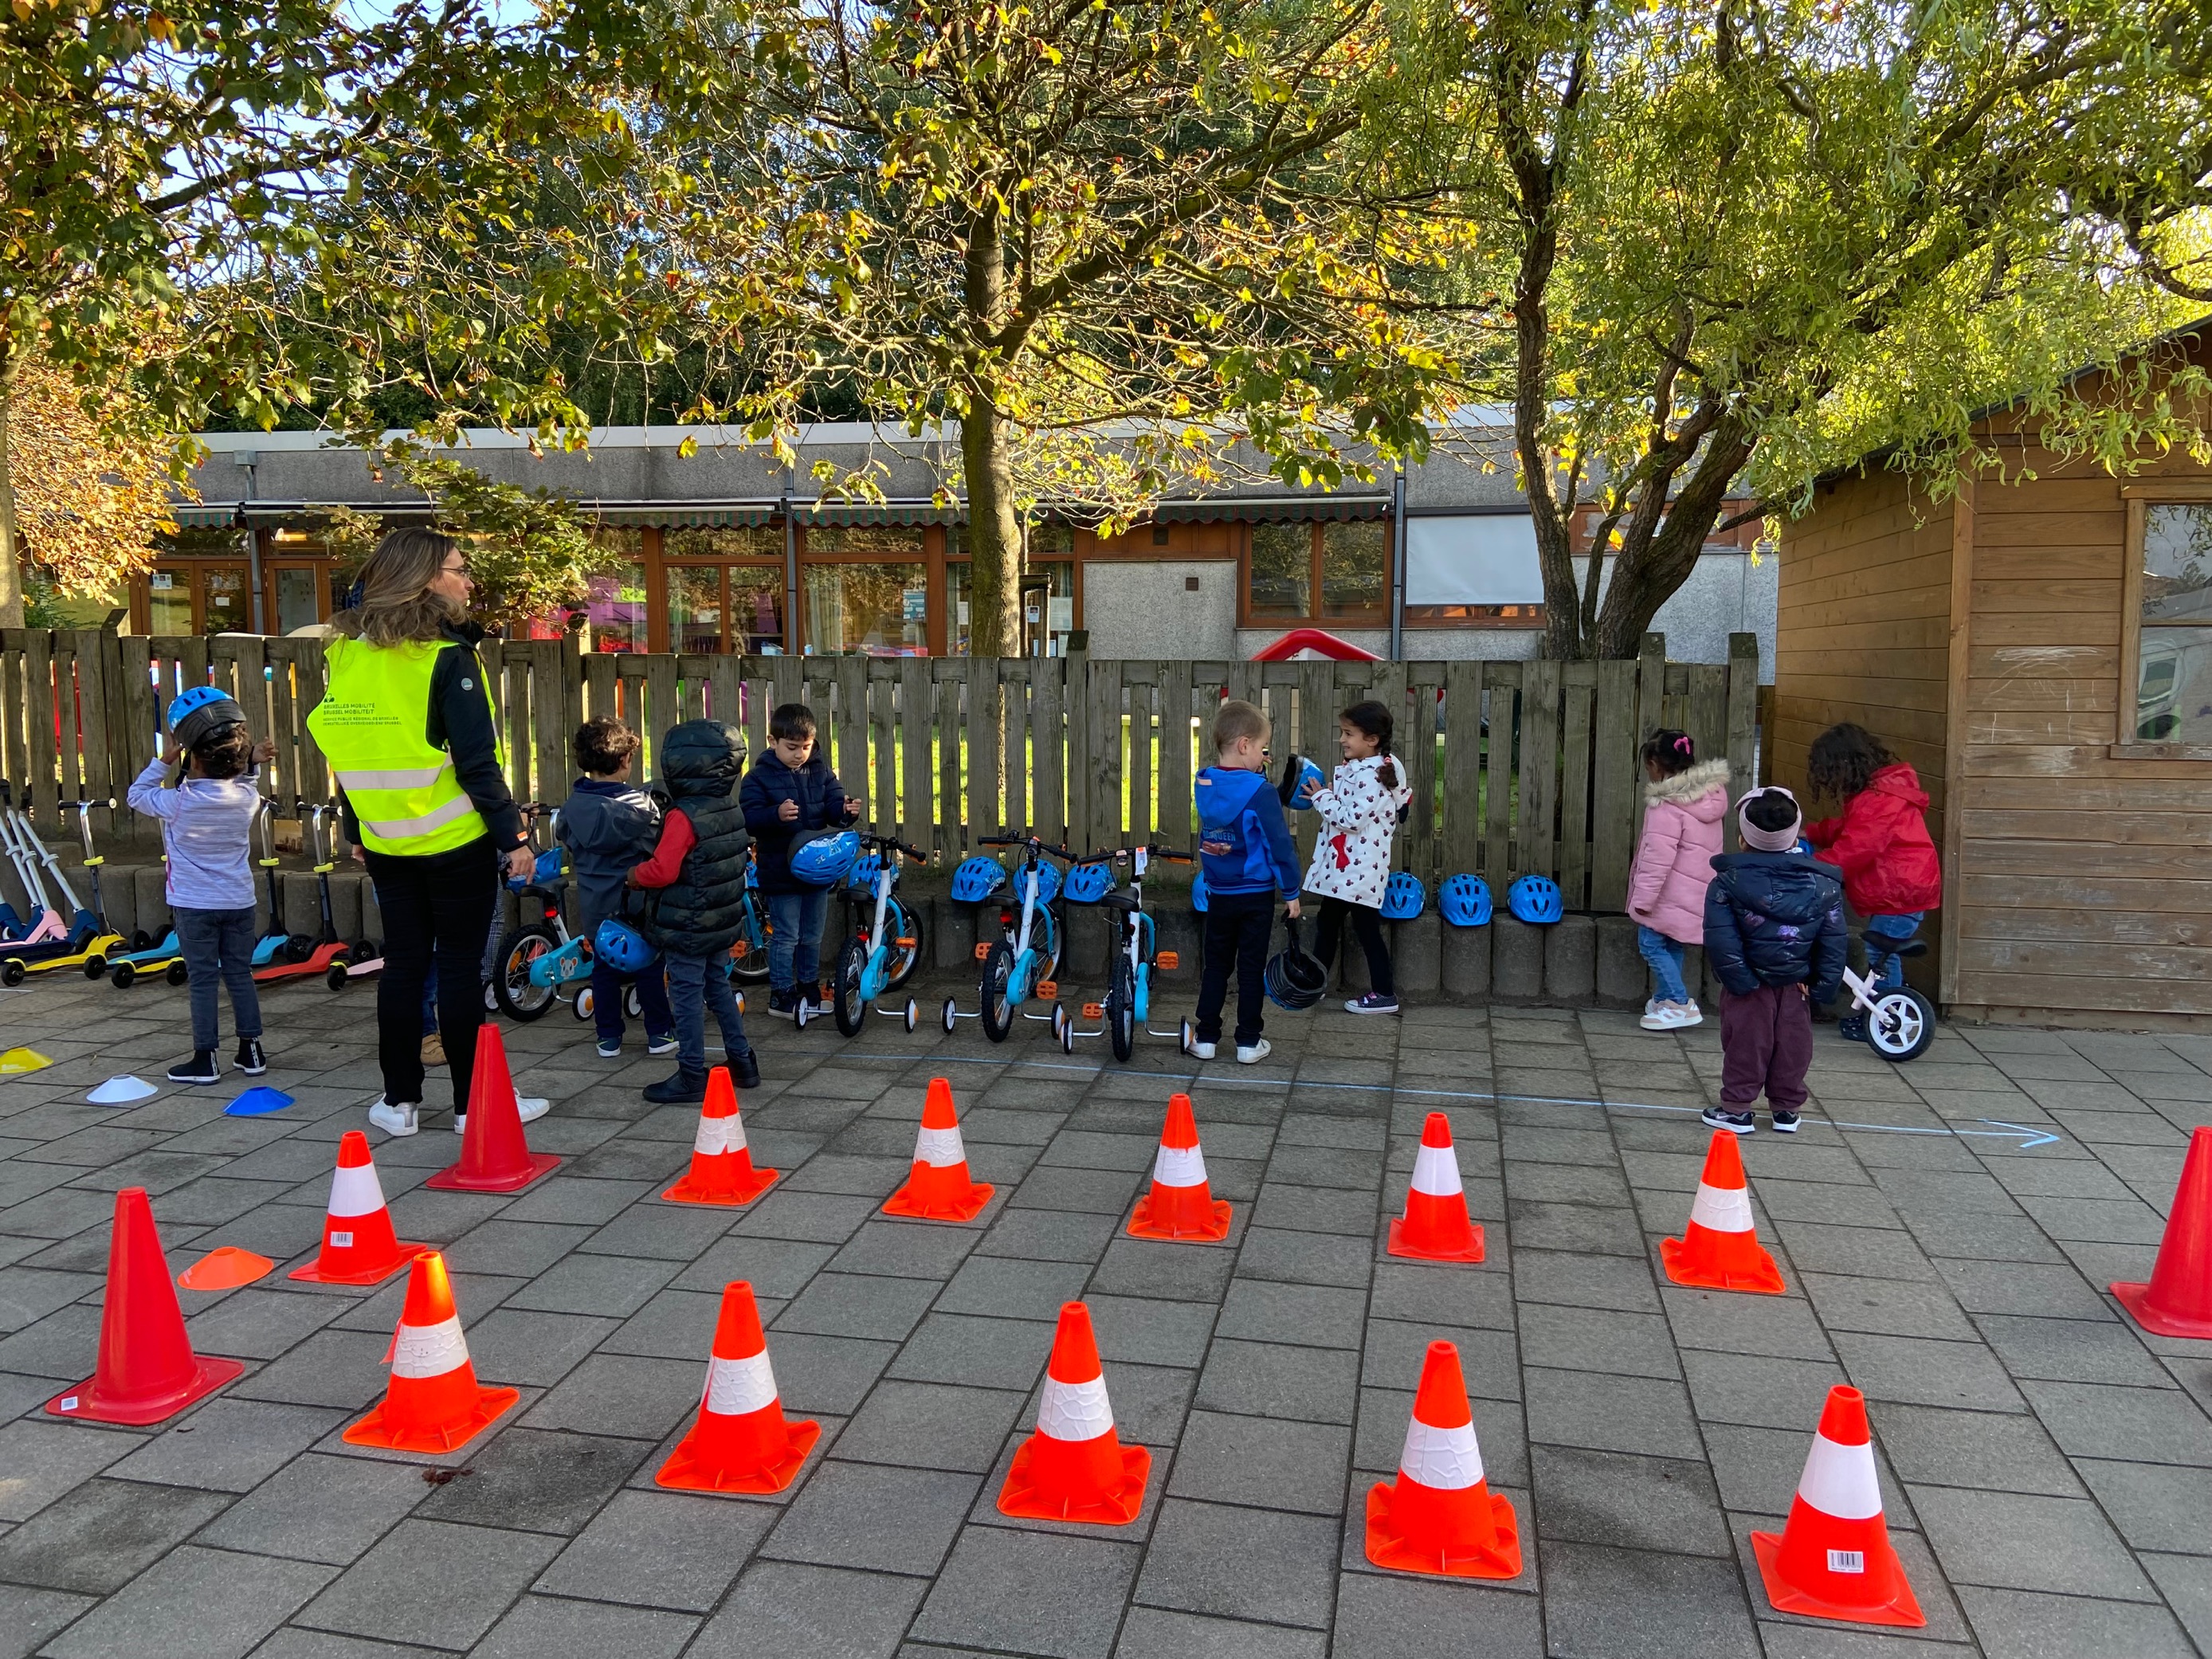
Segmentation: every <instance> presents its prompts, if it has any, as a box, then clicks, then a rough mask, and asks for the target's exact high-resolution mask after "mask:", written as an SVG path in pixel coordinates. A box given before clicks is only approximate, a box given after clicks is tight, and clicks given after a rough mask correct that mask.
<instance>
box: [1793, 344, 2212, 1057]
mask: <svg viewBox="0 0 2212 1659" xmlns="http://www.w3.org/2000/svg"><path fill="white" fill-rule="evenodd" d="M2158 350H2159V351H2160V353H2162V354H2168V355H2167V356H2166V361H2175V360H2179V361H2186V362H2191V363H2193V364H2194V365H2196V366H2197V367H2198V368H2203V367H2205V366H2206V365H2207V363H2208V361H2212V319H2203V321H2201V322H2200V323H2198V324H2197V325H2192V326H2191V329H2189V330H2185V331H2182V332H2181V333H2179V334H2178V335H2176V336H2173V337H2169V338H2168V339H2167V340H2166V341H2164V342H2161V343H2160V347H2159V348H2158ZM2090 389H2093V386H2092V387H2091V388H2090ZM1978 429H1979V430H1980V431H1982V432H1983V433H1984V434H1986V435H1989V436H1990V438H1992V439H1993V440H1994V441H1996V443H1997V444H1999V445H2001V446H2003V447H2005V448H2006V449H2007V450H2008V451H2009V452H2010V453H2008V456H2007V459H2008V462H2012V463H2015V465H2011V466H2008V476H2010V475H2015V474H2016V473H2017V472H2018V471H2020V470H2022V469H2024V470H2026V471H2032V472H2033V474H2034V475H2035V476H2034V477H2033V478H2028V479H2024V480H2021V481H2018V482H2013V483H1997V482H1994V481H1990V480H1987V479H1984V481H1982V482H1979V483H1976V484H1973V485H1971V486H1969V487H1968V488H1967V489H1966V491H1965V493H1964V494H1962V495H1960V496H1958V497H1956V498H1954V499H1953V500H1951V501H1942V502H1938V501H1930V500H1929V499H1928V498H1927V496H1926V495H1924V494H1922V493H1920V492H1918V491H1917V490H1916V489H1913V488H1912V487H1911V485H1910V484H1909V483H1908V482H1907V480H1906V479H1905V477H1903V476H1902V475H1900V474H1899V473H1897V472H1894V471H1885V470H1882V469H1881V467H1880V466H1878V465H1875V464H1871V463H1870V464H1869V465H1868V466H1866V467H1864V468H1862V469H1859V470H1857V471H1853V472H1851V473H1850V474H1848V475H1846V476H1844V477H1838V478H1835V479H1832V480H1831V481H1828V482H1826V483H1823V484H1822V485H1821V486H1820V489H1819V490H1818V492H1817V494H1816V496H1815V500H1814V505H1813V507H1811V509H1810V510H1809V511H1808V513H1806V514H1805V515H1804V516H1803V517H1802V518H1801V519H1799V520H1797V521H1796V523H1795V524H1793V525H1791V526H1790V528H1789V529H1788V530H1787V531H1786V532H1785V533H1784V538H1783V544H1782V555H1781V567H1782V568H1781V604H1780V617H1779V627H1778V637H1777V645H1776V652H1775V690H1774V706H1773V707H1774V713H1773V718H1772V722H1771V726H1770V728H1769V732H1770V737H1769V743H1770V753H1769V755H1768V757H1767V758H1766V763H1765V773H1766V775H1767V776H1768V777H1769V778H1771V780H1772V781H1776V782H1780V783H1784V784H1788V785H1790V786H1791V787H1796V788H1798V789H1799V791H1800V793H1801V794H1802V793H1803V791H1802V786H1803V784H1804V781H1805V757H1806V750H1807V748H1808V745H1809V744H1811V742H1812V740H1813V738H1814V737H1815V736H1816V735H1818V734H1819V732H1820V731H1821V730H1822V729H1823V728H1825V727H1826V726H1829V725H1830V724H1832V723H1833V722H1835V721H1838V720H1857V721H1858V722H1859V723H1860V724H1862V725H1863V726H1866V727H1867V728H1868V729H1869V730H1870V731H1872V732H1875V733H1876V734H1877V735H1879V736H1880V737H1881V738H1883V739H1884V740H1885V741H1886V742H1887V744H1888V745H1889V747H1890V748H1891V749H1893V750H1895V751H1896V753H1897V754H1898V755H1899V757H1900V758H1902V759H1905V760H1907V761H1910V762H1911V763H1912V765H1913V767H1914V768H1915V769H1917V771H1918V772H1919V775H1920V778H1921V781H1922V784H1923V787H1925V788H1926V790H1927V791H1928V793H1929V798H1930V804H1929V830H1930V832H1931V833H1932V834H1934V835H1935V836H1936V844H1937V846H1938V847H1939V848H1941V849H1942V855H1943V907H1942V915H1941V919H1940V920H1941V926H1940V927H1936V926H1935V925H1934V921H1935V919H1932V918H1931V925H1930V927H1929V928H1928V929H1926V930H1925V931H1924V933H1923V937H1925V938H1927V939H1929V942H1930V945H1931V947H1932V949H1931V954H1930V956H1929V958H1928V959H1927V960H1926V961H1924V962H1922V963H1916V964H1914V973H1913V977H1914V980H1915V982H1916V983H1919V984H1920V985H1921V987H1922V988H1923V990H1926V991H1929V992H1930V993H1932V994H1935V995H1936V997H1937V998H1938V1000H1940V1001H1941V1003H1942V1006H1943V1007H1944V1010H1945V1012H1947V1013H1948V1014H1950V1015H1953V1016H1954V1017H1958V1018H1968V1019H2009V1020H2023V1021H2036V1022H2043V1023H2050V1024H2084V1025H2114V1026H2161V1025H2174V1026H2181V1027H2191V1026H2197V1027H2205V1028H2212V471H2209V470H2208V469H2206V468H2205V467H2203V466H2201V465H2198V464H2197V463H2196V462H2195V461H2194V460H2192V459H2190V457H2189V456H2188V455H2187V454H2186V453H2181V452H2179V451H2175V452H2171V453H2166V454H2164V455H2158V456H2150V457H2147V458H2145V459H2144V461H2143V464H2142V465H2141V466H2140V467H2139V468H2138V469H2137V470H2136V471H2133V472H2132V473H2130V474H2128V475H2126V476H2120V477H2115V476H2113V475H2112V474H2111V473H2109V472H2107V471H2105V470H2104V469H2102V468H2101V467H2099V466H2097V465H2094V464H2093V463H2088V462H2084V461H2078V460H2077V461H2071V462H2069V461H2064V460H2062V459H2060V458H2059V457H2057V456H2056V455H2053V454H2051V453H2049V452H2047V451H2045V450H2044V449H2042V448H2041V447H2040V446H2039V444H2038V442H2037V441H2036V435H2035V432H2034V430H2033V428H2032V427H2031V426H2030V424H2029V423H2028V422H2026V421H2025V420H2024V419H2023V418H2022V416H2021V412H2020V410H2017V409H2013V410H2002V411H1998V412H1996V413H1994V414H1991V415H1990V416H1986V417H1984V420H1983V421H1982V422H1981V423H1980V425H1979V428H1978ZM1814 810H1815V809H1814V808H1813V806H1812V804H1811V803H1809V802H1808V814H1809V813H1811V812H1813V811H1814ZM1834 810H1835V807H1834V805H1833V804H1832V803H1825V804H1823V805H1821V806H1820V808H1819V809H1817V811H1820V812H1822V813H1825V812H1832V811H1834Z"/></svg>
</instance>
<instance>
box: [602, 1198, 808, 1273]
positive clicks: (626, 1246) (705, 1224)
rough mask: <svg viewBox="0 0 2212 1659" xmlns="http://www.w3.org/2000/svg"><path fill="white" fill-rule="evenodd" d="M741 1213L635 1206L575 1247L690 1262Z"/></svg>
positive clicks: (694, 1207)
mask: <svg viewBox="0 0 2212 1659" xmlns="http://www.w3.org/2000/svg"><path fill="white" fill-rule="evenodd" d="M757 1201H759V1202H765V1201H766V1200H757ZM744 1213H746V1212H740V1211H735V1210H726V1209H721V1208H719V1207H717V1206H713V1205H702V1204H655V1203H651V1202H647V1203H642V1204H635V1205H632V1206H630V1207H629V1209H627V1210H624V1211H623V1212H622V1213H621V1214H620V1215H618V1216H617V1217H616V1218H614V1219H613V1220H612V1221H610V1222H608V1223H607V1224H606V1225H605V1226H604V1227H601V1228H600V1229H599V1231H597V1232H595V1233H593V1234H592V1236H591V1237H589V1238H588V1239H586V1241H585V1242H584V1243H582V1244H580V1245H579V1246H578V1247H577V1248H579V1249H584V1250H589V1251H592V1252H593V1253H595V1254H600V1255H635V1256H651V1257H658V1258H659V1260H661V1261H693V1260H695V1259H696V1258H697V1257H698V1256H699V1255H701V1254H702V1253H703V1252H704V1251H705V1250H706V1249H708V1246H710V1245H711V1244H713V1243H714V1241H715V1240H716V1239H718V1238H720V1237H722V1235H723V1234H725V1233H726V1232H727V1231H729V1230H730V1228H731V1226H732V1225H733V1224H734V1223H735V1222H736V1221H737V1220H738V1217H739V1215H740V1214H744Z"/></svg>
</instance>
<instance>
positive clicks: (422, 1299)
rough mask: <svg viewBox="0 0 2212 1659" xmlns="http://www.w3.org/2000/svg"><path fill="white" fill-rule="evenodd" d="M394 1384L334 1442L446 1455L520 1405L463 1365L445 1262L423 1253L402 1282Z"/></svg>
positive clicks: (465, 1350)
mask: <svg viewBox="0 0 2212 1659" xmlns="http://www.w3.org/2000/svg"><path fill="white" fill-rule="evenodd" d="M388 1363H389V1364H391V1366H392V1381H391V1383H390V1384H389V1385H388V1386H387V1387H386V1389H385V1391H384V1403H383V1404H382V1405H380V1406H378V1407H375V1408H374V1410H372V1411H371V1412H370V1413H369V1414H368V1416H366V1417H364V1418H362V1419H361V1420H360V1421H359V1422H357V1423H355V1424H352V1425H349V1426H348V1428H347V1429H346V1431H345V1433H344V1434H343V1436H341V1438H342V1439H343V1440H344V1441H345V1442H346V1443H348V1444H349V1445H355V1446H389V1447H391V1448H392V1449H393V1450H395V1451H411V1452H447V1451H451V1450H453V1448H455V1447H456V1446H465V1445H466V1444H467V1443H469V1442H470V1441H471V1440H473V1439H475V1438H476V1437H477V1436H478V1435H480V1434H482V1433H483V1431H485V1430H486V1429H488V1428H489V1427H490V1426H491V1425H492V1424H493V1422H494V1421H495V1420H496V1419H498V1417H499V1415H500V1413H502V1412H504V1411H505V1410H506V1409H507V1407H510V1406H512V1405H513V1404H514V1402H515V1401H518V1400H520V1399H521V1398H522V1395H520V1393H519V1392H518V1391H517V1390H515V1389H487V1388H485V1387H483V1385H482V1384H480V1383H477V1368H476V1367H475V1366H474V1365H472V1364H470V1363H469V1345H468V1342H467V1340H466V1339H465V1338H464V1337H463V1336H462V1335H461V1316H459V1314H457V1313H455V1312H454V1311H453V1283H452V1281H451V1280H450V1279H447V1277H446V1258H445V1257H444V1256H443V1255H441V1254H440V1253H439V1252H438V1251H436V1250H425V1251H424V1252H423V1253H422V1255H418V1256H416V1258H415V1270H414V1272H413V1273H412V1274H410V1276H409V1278H408V1280H407V1303H406V1305H405V1307H404V1308H403V1309H402V1310H400V1314H399V1325H398V1328H397V1329H396V1330H394V1331H393V1332H392V1350H391V1354H390V1356H389V1360H388Z"/></svg>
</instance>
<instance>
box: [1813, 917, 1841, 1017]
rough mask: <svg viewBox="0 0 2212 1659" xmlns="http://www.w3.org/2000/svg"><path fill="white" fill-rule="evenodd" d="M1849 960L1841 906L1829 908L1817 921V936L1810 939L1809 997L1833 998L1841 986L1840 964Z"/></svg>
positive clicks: (1821, 999)
mask: <svg viewBox="0 0 2212 1659" xmlns="http://www.w3.org/2000/svg"><path fill="white" fill-rule="evenodd" d="M1849 960H1850V939H1849V937H1848V936H1847V935H1846V933H1845V932H1844V908H1843V906H1842V905H1841V904H1836V905H1832V906H1831V907H1830V908H1829V910H1828V914H1827V915H1826V917H1825V918H1823V919H1822V921H1821V922H1820V937H1819V938H1818V939H1815V940H1814V941H1813V1000H1814V1001H1815V1002H1820V1003H1827V1002H1833V1001H1834V1000H1836V993H1837V992H1838V991H1839V990H1841V989H1842V988H1843V984H1844V963H1847V962H1848V961H1849Z"/></svg>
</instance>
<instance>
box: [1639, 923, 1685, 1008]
mask: <svg viewBox="0 0 2212 1659" xmlns="http://www.w3.org/2000/svg"><path fill="white" fill-rule="evenodd" d="M1636 948H1637V950H1638V952H1639V953H1640V954H1641V955H1642V956H1643V957H1644V961H1646V962H1648V963H1650V964H1651V981H1652V984H1653V986H1654V987H1656V988H1655V989H1654V991H1653V993H1652V998H1653V1000H1655V1001H1658V1002H1687V1001H1688V1000H1690V987H1688V986H1686V985H1685V984H1683V983H1682V958H1683V956H1684V954H1685V953H1686V951H1688V950H1689V948H1690V947H1689V946H1688V945H1685V944H1683V943H1682V941H1681V940H1680V939H1668V937H1667V935H1666V934H1664V933H1661V932H1660V931H1659V930H1658V929H1657V928H1656V927H1644V925H1643V924H1642V923H1641V922H1638V924H1637V927H1636Z"/></svg>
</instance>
